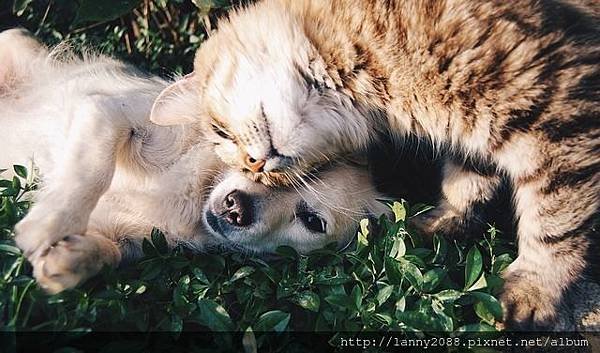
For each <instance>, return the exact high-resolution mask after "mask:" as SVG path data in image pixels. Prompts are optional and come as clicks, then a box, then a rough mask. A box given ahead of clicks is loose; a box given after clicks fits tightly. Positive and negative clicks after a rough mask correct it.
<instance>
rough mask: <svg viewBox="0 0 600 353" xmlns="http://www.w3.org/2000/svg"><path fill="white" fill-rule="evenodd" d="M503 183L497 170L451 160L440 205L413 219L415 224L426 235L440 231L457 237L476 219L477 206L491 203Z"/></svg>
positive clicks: (448, 162)
mask: <svg viewBox="0 0 600 353" xmlns="http://www.w3.org/2000/svg"><path fill="white" fill-rule="evenodd" d="M499 184H500V177H499V176H498V175H497V174H494V173H491V172H490V173H484V172H482V171H476V170H475V169H474V168H470V167H468V166H466V165H464V164H460V163H458V162H456V161H454V160H451V159H447V160H446V161H445V163H444V170H443V181H442V197H441V200H440V202H439V204H438V206H437V207H436V208H434V209H433V210H431V211H428V212H425V213H423V214H421V215H419V216H417V217H415V218H413V219H412V220H411V225H412V226H413V227H415V228H416V229H417V230H419V231H420V232H421V233H422V234H424V235H433V234H434V233H439V234H443V235H448V236H453V235H457V234H461V235H462V234H463V233H465V231H466V229H467V227H468V225H469V222H473V221H474V220H473V219H472V218H473V217H476V215H475V214H474V212H473V211H474V208H475V206H476V205H482V204H485V203H486V202H488V201H489V200H490V199H491V198H492V197H493V196H494V193H495V191H496V190H497V188H498V185H499Z"/></svg>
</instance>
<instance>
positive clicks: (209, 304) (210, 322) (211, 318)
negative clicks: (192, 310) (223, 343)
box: [195, 299, 234, 331]
mask: <svg viewBox="0 0 600 353" xmlns="http://www.w3.org/2000/svg"><path fill="white" fill-rule="evenodd" d="M195 318H196V320H197V321H198V323H200V324H202V325H204V326H206V327H208V328H209V329H211V330H212V331H231V330H233V327H234V326H233V322H232V321H231V318H230V317H229V314H228V313H227V310H225V308H223V307H222V306H221V305H219V304H217V303H216V302H215V301H214V300H211V299H200V300H198V312H197V315H196V316H195Z"/></svg>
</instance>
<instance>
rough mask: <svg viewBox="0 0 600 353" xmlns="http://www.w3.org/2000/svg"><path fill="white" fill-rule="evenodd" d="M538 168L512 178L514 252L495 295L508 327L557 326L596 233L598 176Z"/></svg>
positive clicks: (580, 275) (582, 270)
mask: <svg viewBox="0 0 600 353" xmlns="http://www.w3.org/2000/svg"><path fill="white" fill-rule="evenodd" d="M582 163H585V161H582ZM544 172H545V173H540V175H539V176H538V177H537V179H534V178H531V180H527V179H523V180H516V181H515V186H516V190H515V208H516V213H517V216H518V219H519V222H518V237H519V256H518V257H517V259H516V260H515V261H514V262H513V263H512V264H511V265H510V266H509V267H508V268H507V269H506V271H505V273H504V274H503V277H504V281H505V283H504V289H503V293H502V295H501V297H500V299H501V303H502V305H503V307H504V310H505V311H504V316H505V317H504V320H505V323H506V326H507V327H509V328H510V329H527V330H548V329H550V330H562V329H563V327H561V326H560V325H559V324H560V323H559V321H561V320H559V319H564V318H559V312H560V309H561V307H562V306H563V305H564V304H565V300H564V299H565V293H567V291H568V290H570V289H571V288H572V287H573V285H574V284H576V283H577V281H578V280H580V279H581V278H582V276H583V273H584V271H585V270H586V269H587V261H588V257H590V256H593V253H592V252H591V249H593V247H592V238H593V237H594V236H597V235H598V228H597V227H598V205H600V195H599V194H598V193H597V190H595V188H596V189H597V187H596V186H595V185H597V183H598V180H599V178H598V177H597V176H595V175H594V174H593V171H592V172H591V176H589V175H588V177H589V179H587V180H586V179H585V176H582V177H581V178H580V179H573V180H568V179H561V178H562V177H563V176H564V173H565V172H563V171H562V170H557V171H554V172H553V171H551V170H550V171H544ZM552 174H554V175H552ZM594 178H595V180H594ZM565 180H566V181H565ZM594 183H595V184H594ZM569 311H570V310H567V312H569Z"/></svg>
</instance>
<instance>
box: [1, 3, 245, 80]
mask: <svg viewBox="0 0 600 353" xmlns="http://www.w3.org/2000/svg"><path fill="white" fill-rule="evenodd" d="M246 2H248V1H247V0H102V1H96V0H79V1H74V0H52V1H47V0H13V1H0V24H6V26H7V27H9V26H22V27H25V28H27V29H29V30H30V31H31V32H33V33H34V34H35V35H36V36H37V37H38V38H40V39H41V40H42V41H43V42H44V43H47V44H49V45H54V44H57V43H59V42H61V41H65V40H68V41H69V42H71V43H72V44H73V46H74V47H75V48H80V47H86V48H94V50H97V51H99V52H102V53H106V54H109V55H113V56H116V57H119V58H121V59H124V60H126V61H129V62H131V63H134V64H135V65H136V66H138V67H141V68H144V69H146V70H149V71H152V72H154V73H157V74H162V75H171V74H173V73H174V72H175V73H179V74H181V73H184V72H190V71H191V70H192V60H193V58H194V53H195V51H196V49H197V48H198V46H199V45H200V43H201V42H202V41H203V40H204V39H205V38H206V36H207V34H208V33H210V31H211V30H213V29H214V26H215V22H216V19H217V18H218V17H219V16H221V15H223V14H224V13H225V12H226V11H227V10H228V9H229V8H231V7H232V6H235V5H240V4H243V3H246ZM11 3H12V6H10V5H11ZM8 14H10V15H8ZM1 29H3V28H2V26H0V30H1Z"/></svg>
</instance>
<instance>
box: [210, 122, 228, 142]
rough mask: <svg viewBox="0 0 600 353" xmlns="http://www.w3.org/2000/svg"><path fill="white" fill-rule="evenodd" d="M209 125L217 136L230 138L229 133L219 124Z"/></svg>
mask: <svg viewBox="0 0 600 353" xmlns="http://www.w3.org/2000/svg"><path fill="white" fill-rule="evenodd" d="M210 126H211V128H212V130H213V131H214V133H215V134H217V135H219V137H222V138H224V139H227V140H231V139H232V137H231V135H230V134H229V133H228V132H227V131H225V129H223V128H222V127H220V126H219V125H217V124H215V123H211V124H210Z"/></svg>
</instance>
